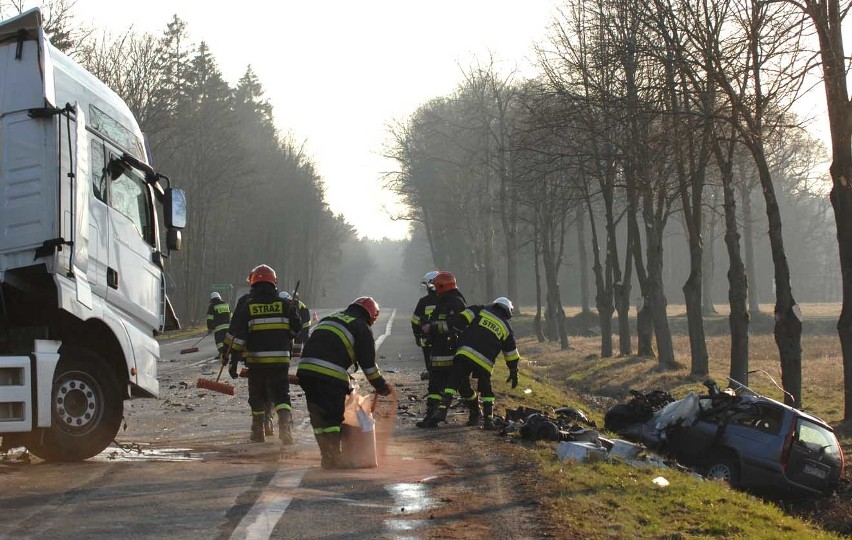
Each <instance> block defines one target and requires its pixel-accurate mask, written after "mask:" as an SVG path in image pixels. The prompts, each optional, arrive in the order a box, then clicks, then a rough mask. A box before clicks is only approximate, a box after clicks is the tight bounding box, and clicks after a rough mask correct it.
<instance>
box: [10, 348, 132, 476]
mask: <svg viewBox="0 0 852 540" xmlns="http://www.w3.org/2000/svg"><path fill="white" fill-rule="evenodd" d="M50 400H51V426H50V427H49V428H47V429H46V430H43V431H41V432H38V433H37V434H35V439H36V440H35V441H34V442H33V443H31V444H28V445H27V446H28V448H29V450H30V451H31V452H32V453H33V454H35V455H36V456H38V457H40V458H42V459H44V460H46V461H82V460H84V459H88V458H90V457H92V456H95V455H97V454H99V453H100V452H101V451H102V450H103V449H104V448H106V447H107V446H109V444H110V443H111V442H112V441H113V440H114V439H115V435H116V434H117V433H118V429H119V427H120V426H121V419H122V417H123V416H124V400H123V399H122V396H121V390H120V386H119V384H118V382H117V379H116V376H115V374H114V373H113V372H112V370H111V369H109V366H108V365H107V363H106V361H105V360H104V359H103V358H101V357H100V356H98V355H97V354H95V353H93V352H92V351H89V350H87V349H83V348H79V347H69V346H63V348H62V350H61V352H60V358H59V363H58V364H57V366H56V371H55V373H54V377H53V388H52V390H51V395H50Z"/></svg>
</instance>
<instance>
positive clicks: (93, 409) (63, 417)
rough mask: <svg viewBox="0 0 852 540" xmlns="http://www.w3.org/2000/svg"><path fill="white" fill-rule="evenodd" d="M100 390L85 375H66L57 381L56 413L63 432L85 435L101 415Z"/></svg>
mask: <svg viewBox="0 0 852 540" xmlns="http://www.w3.org/2000/svg"><path fill="white" fill-rule="evenodd" d="M101 401H102V400H101V399H100V389H99V388H98V386H97V385H96V384H95V383H94V381H93V380H92V379H91V377H89V376H87V375H86V374H84V373H79V372H73V373H66V374H65V375H64V376H63V377H62V378H61V379H60V380H59V381H57V386H56V393H55V402H54V411H55V413H56V417H57V418H58V419H59V426H60V427H61V428H62V430H63V431H66V432H68V433H72V434H77V435H79V434H83V433H85V432H87V431H88V430H90V429H92V427H94V426H95V425H96V424H97V421H98V418H99V417H100V415H101V407H100V406H99V404H100V403H101Z"/></svg>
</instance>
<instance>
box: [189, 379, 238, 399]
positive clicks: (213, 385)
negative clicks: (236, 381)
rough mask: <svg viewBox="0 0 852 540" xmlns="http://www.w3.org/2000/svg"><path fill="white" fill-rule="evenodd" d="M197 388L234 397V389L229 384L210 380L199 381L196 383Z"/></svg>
mask: <svg viewBox="0 0 852 540" xmlns="http://www.w3.org/2000/svg"><path fill="white" fill-rule="evenodd" d="M195 386H197V387H198V388H206V389H207V390H212V391H214V392H219V393H220V394H227V395H229V396H233V395H234V387H233V386H231V385H230V384H228V383H223V382H219V381H211V380H210V379H198V382H196V383H195Z"/></svg>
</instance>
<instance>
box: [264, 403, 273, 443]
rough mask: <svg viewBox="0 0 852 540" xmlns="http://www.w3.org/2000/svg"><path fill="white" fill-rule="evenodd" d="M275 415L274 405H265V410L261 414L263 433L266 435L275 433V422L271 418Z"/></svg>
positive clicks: (269, 435) (270, 435)
mask: <svg viewBox="0 0 852 540" xmlns="http://www.w3.org/2000/svg"><path fill="white" fill-rule="evenodd" d="M274 416H275V406H274V405H273V404H272V403H268V404H267V405H266V412H265V413H264V415H263V433H264V434H265V435H266V436H267V437H272V436H273V435H275V423H274V422H273V421H272V418H273V417H274Z"/></svg>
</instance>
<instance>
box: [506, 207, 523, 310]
mask: <svg viewBox="0 0 852 540" xmlns="http://www.w3.org/2000/svg"><path fill="white" fill-rule="evenodd" d="M506 289H507V292H508V293H509V298H511V299H512V301H513V302H516V303H520V302H519V299H518V202H517V198H516V197H512V200H511V202H510V203H509V224H508V227H507V229H506Z"/></svg>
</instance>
